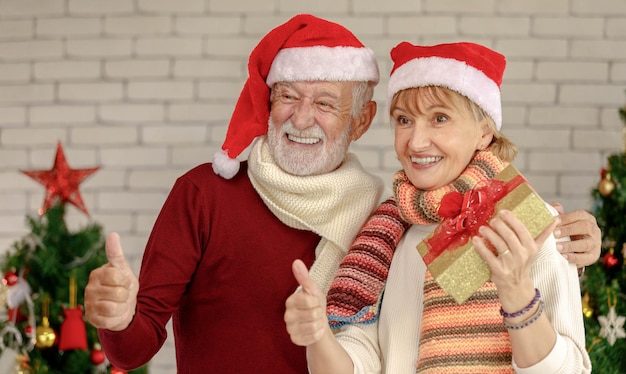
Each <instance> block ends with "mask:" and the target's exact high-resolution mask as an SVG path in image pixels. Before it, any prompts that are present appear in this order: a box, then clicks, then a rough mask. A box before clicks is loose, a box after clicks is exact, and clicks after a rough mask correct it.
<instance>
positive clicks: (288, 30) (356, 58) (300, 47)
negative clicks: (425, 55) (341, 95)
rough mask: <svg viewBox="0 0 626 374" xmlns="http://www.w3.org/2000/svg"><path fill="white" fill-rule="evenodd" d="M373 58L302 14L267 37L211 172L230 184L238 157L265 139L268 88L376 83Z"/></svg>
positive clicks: (333, 27)
mask: <svg viewBox="0 0 626 374" xmlns="http://www.w3.org/2000/svg"><path fill="white" fill-rule="evenodd" d="M378 79H379V75H378V64H377V63H376V57H375V55H374V52H373V51H372V50H371V49H369V48H366V47H365V46H364V45H363V44H362V43H361V42H360V41H359V40H358V39H357V38H356V36H354V34H352V32H350V31H349V30H348V29H346V28H345V27H343V26H341V25H338V24H336V23H332V22H329V21H326V20H323V19H321V18H317V17H314V16H312V15H309V14H301V15H297V16H295V17H293V18H291V19H290V20H289V21H287V22H286V23H284V24H282V25H280V26H278V27H276V28H275V29H273V30H272V31H270V32H269V33H268V34H267V35H266V36H265V37H263V39H261V41H260V42H259V44H258V45H257V46H256V47H255V48H254V50H253V51H252V53H251V54H250V59H249V61H248V80H247V81H246V83H245V85H244V87H243V90H242V91H241V95H240V96H239V99H238V101H237V104H236V105H235V110H234V112H233V115H232V117H231V119H230V123H229V125H228V131H227V133H226V139H225V141H224V144H223V145H222V148H221V149H220V150H218V151H217V152H216V153H215V155H214V156H213V170H214V171H215V173H216V174H218V175H220V176H222V177H224V178H226V179H230V178H232V177H233V176H234V175H235V174H237V172H238V171H239V161H237V159H236V158H237V156H238V155H239V154H240V153H241V152H243V151H244V150H245V149H246V148H247V147H248V146H249V145H250V143H252V141H253V140H254V138H256V137H257V136H260V135H265V134H267V130H268V121H269V114H270V88H271V87H272V85H273V84H274V83H276V82H296V81H354V82H374V83H378Z"/></svg>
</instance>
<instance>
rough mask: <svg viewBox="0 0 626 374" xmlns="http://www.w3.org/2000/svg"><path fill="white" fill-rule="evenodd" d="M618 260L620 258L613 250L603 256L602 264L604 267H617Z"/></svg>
mask: <svg viewBox="0 0 626 374" xmlns="http://www.w3.org/2000/svg"><path fill="white" fill-rule="evenodd" d="M618 262H619V260H618V259H617V257H615V255H614V254H613V251H610V252H609V253H607V254H605V255H604V257H602V265H604V267H605V268H607V269H611V268H613V267H615V265H617V263H618Z"/></svg>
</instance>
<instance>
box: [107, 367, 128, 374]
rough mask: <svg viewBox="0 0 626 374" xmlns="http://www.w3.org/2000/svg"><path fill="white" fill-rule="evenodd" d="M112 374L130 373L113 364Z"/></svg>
mask: <svg viewBox="0 0 626 374" xmlns="http://www.w3.org/2000/svg"><path fill="white" fill-rule="evenodd" d="M111 374H128V372H127V371H126V370H122V369H118V368H116V367H115V366H112V367H111Z"/></svg>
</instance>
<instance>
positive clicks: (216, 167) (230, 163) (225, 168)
mask: <svg viewBox="0 0 626 374" xmlns="http://www.w3.org/2000/svg"><path fill="white" fill-rule="evenodd" d="M213 171H214V172H215V174H217V175H219V176H221V177H222V178H225V179H231V178H232V177H234V176H235V175H236V174H237V172H239V160H237V159H236V158H230V157H228V155H227V154H226V152H224V151H223V150H222V149H218V150H217V152H215V153H214V154H213Z"/></svg>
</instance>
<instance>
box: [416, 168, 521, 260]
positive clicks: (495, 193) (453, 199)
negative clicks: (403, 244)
mask: <svg viewBox="0 0 626 374" xmlns="http://www.w3.org/2000/svg"><path fill="white" fill-rule="evenodd" d="M523 182H524V178H523V177H522V176H521V175H517V176H516V177H515V178H513V179H511V180H510V181H509V182H503V181H501V180H498V179H493V180H490V181H489V184H488V185H486V186H482V187H478V188H475V189H471V190H468V191H466V192H465V194H462V193H460V192H456V191H455V192H450V193H447V194H446V195H445V196H444V197H443V198H442V199H441V206H440V207H439V210H438V213H439V215H440V216H442V217H444V220H443V221H442V222H441V224H440V225H439V226H437V228H436V229H435V232H434V233H433V235H432V237H431V238H430V239H428V240H426V245H427V246H428V248H429V250H428V252H427V253H426V254H425V255H424V262H425V263H426V265H430V264H431V263H432V262H433V261H434V260H435V259H436V258H437V257H438V256H439V255H441V254H442V253H443V252H444V251H445V250H446V249H448V248H450V249H456V248H458V247H460V246H462V245H464V244H465V243H466V242H467V241H468V240H469V238H470V237H472V236H474V235H476V233H478V228H479V227H480V226H483V225H485V224H487V221H488V220H489V219H490V218H491V217H492V216H493V215H494V210H495V207H496V203H497V202H498V201H500V200H501V199H502V198H503V197H504V196H506V195H507V194H508V193H509V192H511V191H513V190H514V189H515V188H516V187H517V186H519V185H520V184H522V183H523Z"/></svg>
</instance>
